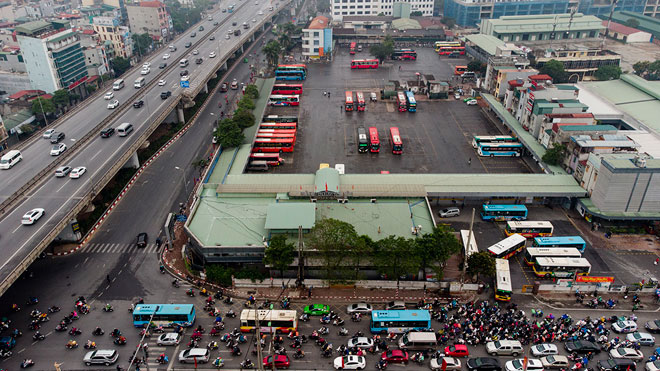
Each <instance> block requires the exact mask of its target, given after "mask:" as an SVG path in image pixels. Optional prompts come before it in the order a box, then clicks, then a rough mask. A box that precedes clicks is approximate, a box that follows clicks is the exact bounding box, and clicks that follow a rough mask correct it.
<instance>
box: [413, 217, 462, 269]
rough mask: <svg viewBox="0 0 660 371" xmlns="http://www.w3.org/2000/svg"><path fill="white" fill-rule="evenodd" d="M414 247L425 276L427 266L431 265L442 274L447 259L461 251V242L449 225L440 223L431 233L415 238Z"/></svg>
mask: <svg viewBox="0 0 660 371" xmlns="http://www.w3.org/2000/svg"><path fill="white" fill-rule="evenodd" d="M413 248H414V249H413V252H414V254H415V255H416V256H417V258H418V259H419V269H420V270H422V272H423V274H424V276H426V268H429V267H431V268H432V269H433V270H434V271H435V272H436V274H438V276H441V275H442V271H443V266H444V264H445V262H446V261H447V259H449V258H450V257H451V256H452V255H454V254H456V253H457V252H459V251H461V243H460V242H459V241H458V239H457V238H456V236H454V233H453V231H452V230H451V229H450V228H449V227H447V226H445V225H439V226H437V227H435V228H433V230H432V231H431V232H430V233H427V234H424V235H422V236H421V237H419V238H417V239H415V240H414V245H413Z"/></svg>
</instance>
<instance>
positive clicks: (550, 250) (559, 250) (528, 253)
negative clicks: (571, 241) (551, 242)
mask: <svg viewBox="0 0 660 371" xmlns="http://www.w3.org/2000/svg"><path fill="white" fill-rule="evenodd" d="M581 257H582V254H581V253H580V251H579V250H578V249H576V248H574V247H528V248H526V249H525V263H526V264H527V265H529V266H532V265H534V263H535V262H536V258H575V259H577V258H581Z"/></svg>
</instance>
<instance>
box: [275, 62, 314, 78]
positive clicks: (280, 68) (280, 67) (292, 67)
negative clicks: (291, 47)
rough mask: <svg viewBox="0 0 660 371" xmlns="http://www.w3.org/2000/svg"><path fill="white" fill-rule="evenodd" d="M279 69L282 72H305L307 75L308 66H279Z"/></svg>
mask: <svg viewBox="0 0 660 371" xmlns="http://www.w3.org/2000/svg"><path fill="white" fill-rule="evenodd" d="M277 69H278V70H281V71H286V70H291V71H303V73H304V74H305V75H307V65H306V64H303V63H301V64H278V65H277Z"/></svg>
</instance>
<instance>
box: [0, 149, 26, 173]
mask: <svg viewBox="0 0 660 371" xmlns="http://www.w3.org/2000/svg"><path fill="white" fill-rule="evenodd" d="M22 159H23V156H21V151H18V150H15V149H13V150H11V151H9V152H7V153H5V154H4V156H2V158H0V169H11V167H12V166H14V165H16V164H17V163H18V162H19V161H21V160H22Z"/></svg>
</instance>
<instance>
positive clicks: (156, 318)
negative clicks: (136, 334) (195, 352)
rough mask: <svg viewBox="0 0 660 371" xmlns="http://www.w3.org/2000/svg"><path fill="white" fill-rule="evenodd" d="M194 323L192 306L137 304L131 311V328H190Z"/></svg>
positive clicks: (193, 307) (193, 308)
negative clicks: (152, 326) (178, 326)
mask: <svg viewBox="0 0 660 371" xmlns="http://www.w3.org/2000/svg"><path fill="white" fill-rule="evenodd" d="M193 323H195V306H194V305H192V304H138V305H136V306H135V308H134V309H133V326H135V327H139V328H144V327H145V326H151V325H155V326H163V327H174V326H175V325H180V326H185V327H190V326H192V325H193Z"/></svg>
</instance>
